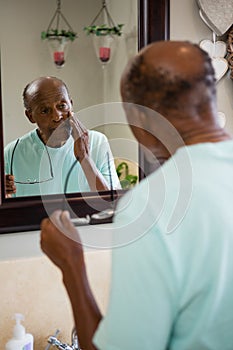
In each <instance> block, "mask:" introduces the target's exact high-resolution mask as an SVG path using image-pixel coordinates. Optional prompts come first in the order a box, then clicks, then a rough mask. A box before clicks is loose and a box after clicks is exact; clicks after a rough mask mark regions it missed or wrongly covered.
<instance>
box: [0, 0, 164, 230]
mask: <svg viewBox="0 0 233 350" xmlns="http://www.w3.org/2000/svg"><path fill="white" fill-rule="evenodd" d="M138 13H139V16H138V48H139V49H141V48H142V47H143V46H145V45H147V44H149V43H150V42H153V41H158V40H164V39H165V40H167V39H169V21H170V19H169V17H170V16H169V13H170V2H169V0H138ZM0 67H1V65H0ZM3 144H4V143H3V118H2V93H1V71H0V149H1V154H0V164H1V169H0V233H13V232H23V231H33V230H38V229H39V228H40V222H41V220H42V219H43V218H44V217H46V216H47V211H46V210H45V208H44V203H46V208H47V209H48V208H51V209H53V208H54V209H55V208H59V207H60V206H61V204H62V199H61V196H59V195H50V196H48V198H47V199H46V200H43V202H42V200H41V197H40V196H35V197H28V198H26V197H21V198H20V197H19V198H12V199H6V198H5V176H4V147H3ZM139 164H140V169H144V173H145V174H149V173H150V168H149V164H147V162H146V160H145V159H144V157H143V154H142V152H141V150H140V149H139ZM143 176H144V175H142V174H141V173H140V172H139V178H140V179H141V178H142V177H143ZM123 194H124V191H123V190H122V191H118V192H114V199H117V198H119V197H121V196H122V195H123ZM112 198H113V194H112V193H111V192H110V191H105V192H100V193H93V192H92V193H91V192H88V193H85V194H81V193H74V194H69V195H67V202H68V204H69V205H70V207H71V208H72V210H73V211H74V212H75V213H77V215H78V216H80V217H82V216H86V215H87V214H89V215H91V214H93V213H95V212H98V211H101V210H104V209H106V208H108V207H109V203H110V202H111V201H112Z"/></svg>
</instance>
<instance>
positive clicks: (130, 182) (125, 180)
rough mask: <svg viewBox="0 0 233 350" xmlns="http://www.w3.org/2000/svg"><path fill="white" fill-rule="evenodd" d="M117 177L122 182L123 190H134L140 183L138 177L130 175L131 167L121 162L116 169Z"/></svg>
mask: <svg viewBox="0 0 233 350" xmlns="http://www.w3.org/2000/svg"><path fill="white" fill-rule="evenodd" d="M116 172H117V176H118V178H119V180H120V184H121V187H122V189H130V188H132V187H133V186H134V185H135V184H136V183H137V181H138V177H137V175H132V174H129V166H128V164H127V162H121V163H120V164H119V165H118V166H117V167H116Z"/></svg>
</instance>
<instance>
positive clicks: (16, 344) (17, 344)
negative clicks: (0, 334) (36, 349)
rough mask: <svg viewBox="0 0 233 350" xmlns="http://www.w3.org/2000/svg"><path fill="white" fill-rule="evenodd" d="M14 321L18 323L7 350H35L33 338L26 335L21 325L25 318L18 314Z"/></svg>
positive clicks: (28, 334)
mask: <svg viewBox="0 0 233 350" xmlns="http://www.w3.org/2000/svg"><path fill="white" fill-rule="evenodd" d="M14 319H15V322H16V323H15V326H14V329H13V338H11V339H10V340H9V341H8V342H7V343H6V350H33V336H32V334H30V333H26V332H25V328H24V326H23V325H22V324H21V321H22V320H24V316H23V315H22V314H19V313H16V314H15V316H14Z"/></svg>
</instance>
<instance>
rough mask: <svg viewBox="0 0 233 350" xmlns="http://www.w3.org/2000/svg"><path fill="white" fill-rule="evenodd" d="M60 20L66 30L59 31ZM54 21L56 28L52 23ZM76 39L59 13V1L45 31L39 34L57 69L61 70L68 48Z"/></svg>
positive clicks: (75, 34)
mask: <svg viewBox="0 0 233 350" xmlns="http://www.w3.org/2000/svg"><path fill="white" fill-rule="evenodd" d="M60 19H62V20H63V22H64V23H65V25H66V26H67V27H68V28H67V29H59V24H60ZM55 20H56V28H55V29H53V28H52V26H53V23H54V21H55ZM76 38H77V33H75V32H74V31H73V29H72V28H71V26H70V24H69V23H68V21H67V19H66V18H65V16H64V15H63V14H62V13H61V1H60V0H57V9H56V12H55V14H54V15H53V17H52V19H51V21H50V23H49V26H48V28H47V30H46V31H42V32H41V39H42V40H46V41H47V43H48V47H49V50H50V52H51V55H52V59H53V62H54V64H55V65H56V67H57V68H62V67H63V66H64V64H65V61H66V55H67V52H68V47H69V44H70V43H71V42H73V41H74V40H75V39H76Z"/></svg>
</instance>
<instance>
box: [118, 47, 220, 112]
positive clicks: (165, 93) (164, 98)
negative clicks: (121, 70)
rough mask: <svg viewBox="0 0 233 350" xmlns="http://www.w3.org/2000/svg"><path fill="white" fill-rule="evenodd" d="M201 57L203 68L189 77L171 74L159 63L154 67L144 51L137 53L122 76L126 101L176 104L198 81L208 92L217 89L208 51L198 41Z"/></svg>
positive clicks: (173, 105)
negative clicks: (123, 76)
mask: <svg viewBox="0 0 233 350" xmlns="http://www.w3.org/2000/svg"><path fill="white" fill-rule="evenodd" d="M194 46H196V48H198V50H199V51H200V53H201V55H202V57H203V69H202V71H201V73H200V74H199V75H193V76H192V78H189V79H188V78H187V77H185V76H182V74H179V73H178V74H174V73H171V72H170V71H169V70H166V69H165V68H164V67H163V66H162V65H161V66H158V67H156V68H154V67H153V66H151V65H149V64H148V63H147V62H145V58H144V56H143V55H138V56H136V57H135V59H134V60H133V61H132V64H131V66H130V69H129V71H128V72H127V78H126V79H125V80H124V86H123V95H124V101H125V102H131V103H135V104H138V105H142V106H147V107H152V106H151V105H150V104H151V102H152V101H154V106H155V107H156V104H157V103H158V104H160V105H162V106H163V107H165V108H178V104H179V101H180V100H179V99H180V97H181V96H182V95H183V94H184V93H185V92H188V91H189V90H192V89H193V88H194V86H195V85H197V84H198V83H202V84H204V85H205V86H206V87H207V88H209V89H210V92H211V94H215V93H216V87H215V82H216V79H215V72H214V69H213V66H212V63H211V59H210V57H209V55H208V54H207V53H206V52H205V51H204V50H202V49H201V48H200V47H199V46H198V45H194Z"/></svg>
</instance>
